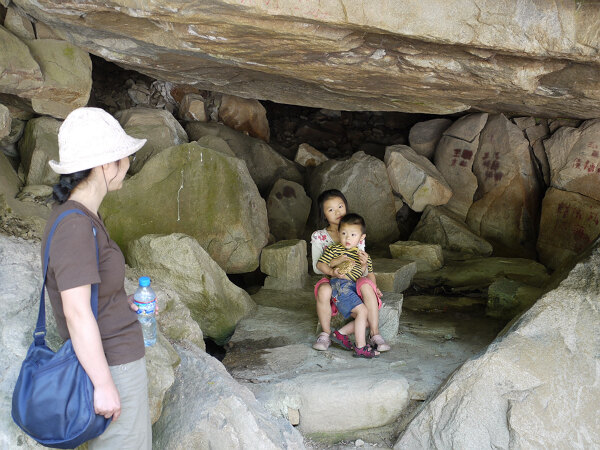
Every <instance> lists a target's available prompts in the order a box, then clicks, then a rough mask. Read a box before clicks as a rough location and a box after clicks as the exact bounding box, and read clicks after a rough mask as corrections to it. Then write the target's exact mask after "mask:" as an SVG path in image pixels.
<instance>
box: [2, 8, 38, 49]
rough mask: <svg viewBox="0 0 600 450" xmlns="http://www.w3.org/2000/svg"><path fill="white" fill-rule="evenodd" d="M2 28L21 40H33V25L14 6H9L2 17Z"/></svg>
mask: <svg viewBox="0 0 600 450" xmlns="http://www.w3.org/2000/svg"><path fill="white" fill-rule="evenodd" d="M4 26H5V27H6V29H8V30H10V31H11V32H12V33H13V34H14V35H16V36H18V37H19V38H20V39H21V40H25V41H26V40H28V39H35V31H34V30H33V24H32V23H31V22H30V21H29V19H28V18H27V16H26V15H25V14H24V13H23V12H22V11H21V10H20V9H18V8H17V7H16V6H14V5H9V6H8V8H7V9H6V16H5V17H4Z"/></svg>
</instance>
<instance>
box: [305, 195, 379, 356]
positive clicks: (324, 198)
mask: <svg viewBox="0 0 600 450" xmlns="http://www.w3.org/2000/svg"><path fill="white" fill-rule="evenodd" d="M317 204H318V206H319V215H320V219H321V223H327V224H328V226H327V227H326V228H323V229H322V230H317V231H315V232H314V233H313V234H312V236H311V244H312V251H311V253H312V262H313V270H314V272H315V273H317V274H323V275H325V274H329V272H330V271H327V272H326V273H325V274H324V273H323V272H322V271H321V270H319V268H318V267H317V261H318V259H319V258H320V257H321V255H322V254H323V251H324V250H325V249H326V248H327V247H328V246H330V245H332V244H335V243H337V242H339V234H338V225H339V223H340V219H341V218H342V217H344V216H345V215H346V211H347V209H348V202H347V201H346V197H345V196H344V194H342V193H341V192H340V191H338V190H337V189H329V190H326V191H324V192H322V193H321V195H319V197H318V199H317ZM364 250H365V242H364V240H361V241H360V242H359V243H358V255H359V259H360V263H361V266H362V268H363V273H364V272H366V271H367V257H368V255H367V254H366V253H365V251H364ZM326 270H327V269H326ZM368 277H369V278H371V279H372V281H373V282H374V281H375V276H374V275H373V274H372V273H371V274H369V275H368ZM362 286H363V285H362V284H361V287H362ZM365 286H366V285H365ZM367 290H368V288H367V287H365V291H367ZM375 294H376V295H369V293H368V292H367V295H366V296H362V293H361V292H360V290H359V295H360V296H362V298H363V302H364V303H365V306H366V307H367V310H368V312H369V328H370V330H371V337H370V341H371V342H370V343H371V345H373V346H377V347H378V350H379V351H386V350H389V349H390V346H389V345H387V344H386V343H385V341H384V340H383V338H382V337H381V335H380V334H379V311H378V310H379V308H381V300H380V299H381V292H380V291H379V289H377V292H375ZM315 298H316V300H317V316H318V317H319V323H320V324H321V328H322V330H323V331H322V333H321V334H319V336H318V338H317V340H316V342H315V343H314V344H313V348H314V349H315V350H327V349H328V348H329V345H330V344H331V339H330V334H331V316H332V314H333V315H335V314H337V308H336V306H335V303H334V302H333V299H332V296H331V285H330V282H329V278H328V277H323V278H321V279H320V280H319V281H318V282H317V284H316V285H315Z"/></svg>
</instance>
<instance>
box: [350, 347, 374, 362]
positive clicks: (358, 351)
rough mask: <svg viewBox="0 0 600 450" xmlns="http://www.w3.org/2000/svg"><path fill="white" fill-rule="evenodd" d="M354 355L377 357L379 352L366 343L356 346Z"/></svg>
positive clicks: (357, 356) (358, 356) (356, 356)
mask: <svg viewBox="0 0 600 450" xmlns="http://www.w3.org/2000/svg"><path fill="white" fill-rule="evenodd" d="M352 356H354V357H355V358H369V359H370V358H377V357H378V356H379V352H378V351H376V350H373V349H372V348H371V347H370V346H368V345H365V346H364V347H354V354H353V355H352Z"/></svg>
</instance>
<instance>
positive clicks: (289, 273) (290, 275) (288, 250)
mask: <svg viewBox="0 0 600 450" xmlns="http://www.w3.org/2000/svg"><path fill="white" fill-rule="evenodd" d="M260 270H261V272H263V273H266V274H267V275H268V276H267V278H266V279H265V288H266V289H277V290H282V291H288V290H293V289H301V288H302V287H303V286H304V285H305V284H306V280H307V279H308V259H307V257H306V241H305V240H302V239H290V240H287V241H279V242H277V243H275V244H272V245H269V246H267V247H265V248H263V250H262V253H261V255H260Z"/></svg>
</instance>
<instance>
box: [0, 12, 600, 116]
mask: <svg viewBox="0 0 600 450" xmlns="http://www.w3.org/2000/svg"><path fill="white" fill-rule="evenodd" d="M4 2H5V3H6V0H4ZM13 3H16V4H18V6H19V7H20V8H21V9H23V10H24V11H25V12H26V13H27V15H28V16H29V17H31V18H32V20H35V21H38V22H44V23H46V24H48V25H50V26H51V28H52V30H54V31H55V32H56V33H57V34H59V35H61V36H65V38H68V39H69V40H71V41H72V42H73V43H75V44H76V45H79V46H81V48H84V49H85V50H87V51H88V52H90V53H92V54H95V55H100V56H102V57H103V58H106V59H108V60H110V61H112V62H115V63H116V64H118V65H119V66H121V67H125V68H127V69H132V70H136V71H138V72H142V73H144V74H146V75H149V76H151V77H153V78H155V79H160V80H169V81H171V82H174V83H184V84H188V85H193V86H195V87H196V88H198V89H206V90H209V91H218V92H223V93H226V94H231V95H237V96H241V97H246V98H255V99H261V100H270V101H274V102H278V103H285V104H291V105H304V106H311V107H316V108H329V109H333V110H349V111H374V110H379V111H401V112H411V113H427V114H451V113H456V112H460V111H467V110H469V109H473V110H479V111H482V110H483V111H486V110H494V111H504V112H510V113H518V114H527V115H529V114H531V111H536V114H539V115H540V116H545V117H546V116H547V117H583V118H590V117H600V101H599V99H598V95H597V84H596V82H597V80H596V78H595V73H596V72H597V70H598V47H599V44H598V35H597V24H598V20H599V18H600V11H599V10H598V8H597V5H596V4H595V2H591V1H579V0H577V1H563V2H540V1H538V0H522V1H519V2H515V1H512V0H502V1H499V2H486V3H483V4H480V3H474V2H472V1H467V0H459V1H458V2H444V1H440V0H437V1H435V2H432V3H429V2H428V3H426V4H423V3H422V2H386V3H382V4H377V5H378V6H377V7H373V5H372V4H371V3H370V2H366V1H357V2H352V3H351V4H346V3H344V4H340V3H339V2H320V3H318V4H316V5H315V4H313V2H300V3H298V2H293V1H292V2H275V3H274V2H248V1H243V2H242V1H240V2H229V1H223V0H217V1H216V2H215V3H212V2H211V3H198V2H193V3H190V8H188V9H186V11H185V20H182V11H181V8H180V6H181V4H180V3H179V2H172V1H171V2H169V1H152V2H150V1H148V2H139V1H138V2H129V1H125V0H120V1H112V2H106V1H100V0H87V1H85V2H84V1H80V2H75V1H70V2H68V3H64V2H61V3H60V7H56V6H57V1H56V0H54V1H50V0H18V1H15V2H13ZM192 5H193V7H192Z"/></svg>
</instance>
